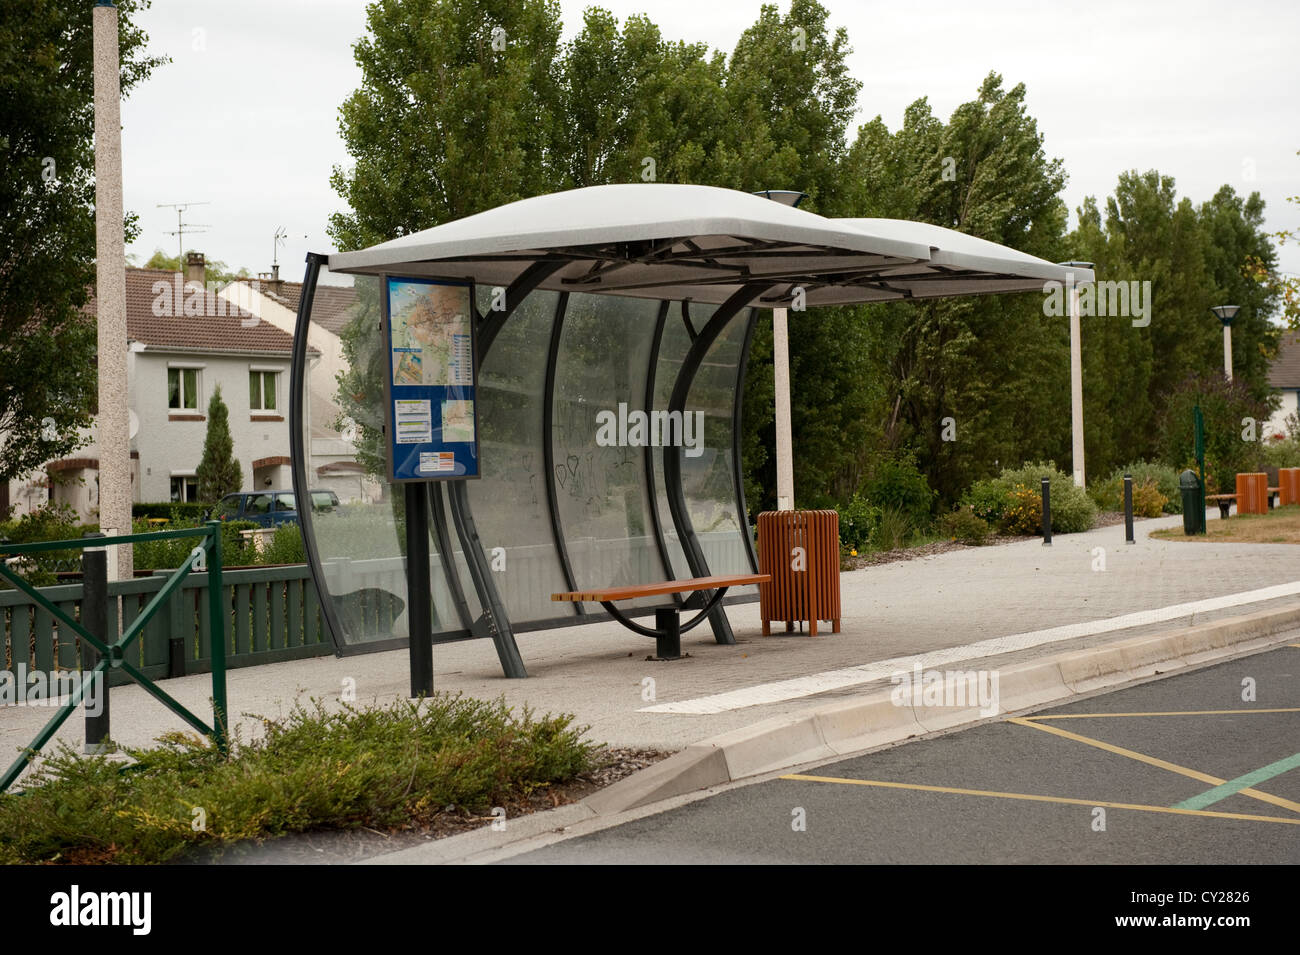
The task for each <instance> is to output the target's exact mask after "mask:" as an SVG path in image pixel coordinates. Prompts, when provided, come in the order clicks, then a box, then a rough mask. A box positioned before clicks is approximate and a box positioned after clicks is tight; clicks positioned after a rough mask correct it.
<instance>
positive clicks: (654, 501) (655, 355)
mask: <svg viewBox="0 0 1300 955" xmlns="http://www.w3.org/2000/svg"><path fill="white" fill-rule="evenodd" d="M670 304H671V303H669V302H668V301H666V300H665V301H663V302H660V303H659V315H658V317H657V318H656V320H655V331H654V336H653V338H652V339H651V341H650V362H649V367H648V368H647V369H646V378H645V407H644V410H645V411H646V413H647V414H648V413H649V412H650V411H651V410H652V409H653V408H654V406H655V379H656V377H657V375H658V372H659V349H660V347H661V346H662V345H663V338H664V327H665V326H666V325H667V324H668V308H669V305H670ZM642 450H643V451H644V454H643V455H642V457H643V459H644V461H645V485H646V494H647V495H648V497H649V500H650V507H649V510H650V527H651V529H652V530H653V531H654V535H655V548H656V549H657V550H658V551H659V560H660V562H661V563H662V564H663V567H664V579H665V580H672V579H673V561H672V558H671V557H670V556H669V555H668V541H667V539H666V538H665V537H664V527H663V521H661V520H660V519H659V486H658V483H657V482H656V481H655V457H654V452H655V449H654V448H653V447H651V446H650V445H649V444H647V445H646V446H645V448H644V449H642ZM672 597H673V603H675V604H677V606H679V607H680V606H681V605H682V597H681V594H673V595H672Z"/></svg>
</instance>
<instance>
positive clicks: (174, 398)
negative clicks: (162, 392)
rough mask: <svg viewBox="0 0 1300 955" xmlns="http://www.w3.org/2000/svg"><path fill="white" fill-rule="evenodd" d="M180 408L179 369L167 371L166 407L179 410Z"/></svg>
mask: <svg viewBox="0 0 1300 955" xmlns="http://www.w3.org/2000/svg"><path fill="white" fill-rule="evenodd" d="M180 406H181V370H180V369H179V368H168V369H167V407H168V408H179V407H180Z"/></svg>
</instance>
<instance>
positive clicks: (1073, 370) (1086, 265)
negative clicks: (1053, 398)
mask: <svg viewBox="0 0 1300 955" xmlns="http://www.w3.org/2000/svg"><path fill="white" fill-rule="evenodd" d="M1059 264H1060V265H1063V266H1065V267H1066V268H1077V269H1090V268H1092V267H1093V264H1092V263H1091V262H1061V263H1059ZM1082 346H1083V332H1082V329H1081V328H1080V326H1079V286H1077V285H1075V284H1074V283H1073V282H1070V434H1071V435H1072V438H1073V445H1074V462H1073V463H1074V483H1075V486H1076V487H1083V486H1084V474H1083V356H1082Z"/></svg>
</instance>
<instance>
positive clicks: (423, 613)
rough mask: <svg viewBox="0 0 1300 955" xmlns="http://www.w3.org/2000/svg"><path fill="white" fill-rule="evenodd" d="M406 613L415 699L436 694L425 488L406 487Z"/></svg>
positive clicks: (412, 695) (412, 688) (412, 692)
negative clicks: (434, 687)
mask: <svg viewBox="0 0 1300 955" xmlns="http://www.w3.org/2000/svg"><path fill="white" fill-rule="evenodd" d="M404 487H405V489H406V490H405V495H406V600H407V603H406V612H407V622H408V625H409V627H410V633H411V636H410V658H411V698H412V699H414V698H416V697H419V696H428V695H430V694H432V693H433V588H432V587H431V585H430V583H429V509H428V504H427V501H428V498H427V497H426V496H425V492H424V487H423V486H422V485H421V484H420V483H419V482H418V481H412V482H410V483H408V484H406V485H404Z"/></svg>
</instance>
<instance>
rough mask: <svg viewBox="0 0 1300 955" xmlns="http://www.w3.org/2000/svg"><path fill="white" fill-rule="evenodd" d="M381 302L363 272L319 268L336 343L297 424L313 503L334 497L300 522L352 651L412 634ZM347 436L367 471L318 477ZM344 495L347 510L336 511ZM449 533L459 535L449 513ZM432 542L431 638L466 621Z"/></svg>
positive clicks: (319, 290) (319, 297) (316, 315)
mask: <svg viewBox="0 0 1300 955" xmlns="http://www.w3.org/2000/svg"><path fill="white" fill-rule="evenodd" d="M379 296H380V283H379V280H378V279H376V278H371V277H368V276H357V277H355V281H354V277H353V276H348V275H333V274H331V273H330V271H329V270H328V269H326V268H322V269H321V270H320V273H319V277H318V284H317V287H316V295H315V298H314V299H313V302H312V314H311V320H312V325H313V326H314V332H313V334H315V333H321V334H322V335H323V336H324V338H325V340H326V341H336V342H337V343H338V347H337V350H335V351H333V352H332V353H328V352H327V354H325V355H324V356H322V358H321V360H319V361H317V362H315V363H314V364H313V365H312V366H310V377H309V379H308V380H307V381H306V382H305V386H306V390H307V394H305V395H304V396H303V402H302V406H303V407H305V408H306V409H308V411H307V415H306V416H305V417H306V418H307V421H303V420H299V421H293V422H291V423H290V426H291V427H293V428H298V429H302V430H304V431H305V430H306V428H307V425H308V422H309V423H310V431H309V432H308V433H305V434H304V435H303V438H304V442H303V443H304V445H305V446H306V447H307V448H308V450H309V452H310V459H309V460H308V461H307V462H304V464H305V468H304V470H305V471H306V474H307V478H308V480H309V481H310V482H311V486H312V497H313V502H314V501H315V498H316V494H317V491H318V490H319V492H320V493H329V494H330V495H331V496H330V499H329V500H330V506H328V507H327V508H325V509H319V510H318V509H316V508H314V507H313V508H312V510H311V511H310V512H309V514H310V517H309V518H301V515H300V519H303V525H304V532H305V537H306V539H307V543H308V546H309V547H313V549H314V551H315V553H316V554H317V556H318V558H319V560H320V564H321V570H322V572H323V576H324V580H323V582H322V583H323V590H324V594H323V596H327V597H328V600H329V603H330V606H331V607H332V608H333V611H334V618H335V620H336V621H337V623H338V625H339V627H340V631H341V632H340V633H339V634H338V637H339V639H340V640H341V641H342V642H343V643H344V644H345V645H358V644H365V643H373V642H376V641H383V640H389V639H396V638H404V637H406V636H407V635H408V632H409V631H408V625H407V614H406V604H407V594H406V570H405V560H404V555H405V552H406V538H405V534H406V518H405V506H404V500H403V490H402V488H401V487H393V486H391V485H390V484H389V483H388V479H387V460H386V457H385V452H384V444H383V426H384V403H383V402H384V391H383V379H382V378H381V373H382V370H383V368H384V363H385V362H384V358H385V355H384V349H383V341H382V339H381V337H380V329H379V315H380V299H379ZM313 438H315V439H325V440H323V441H321V440H316V441H313ZM340 439H341V441H342V442H345V443H346V445H347V446H351V447H352V448H355V453H354V454H351V455H348V456H347V458H348V459H349V460H355V461H356V462H357V463H358V464H360V465H361V466H362V469H363V470H362V473H361V474H359V475H358V474H355V473H347V474H346V476H340V477H335V476H334V475H332V474H330V473H329V472H328V471H327V472H326V473H325V474H321V473H319V471H318V469H319V468H321V467H322V466H324V465H328V464H335V463H338V462H339V459H340V455H339V454H338V453H337V452H336V451H335V450H334V449H335V448H337V446H338V444H339V442H340ZM332 480H335V481H338V484H337V486H338V487H339V488H340V490H339V493H338V494H337V495H336V494H334V492H332V491H329V492H327V491H326V487H328V486H329V485H330V483H331V481H332ZM318 482H319V483H318ZM321 484H323V485H326V487H321V486H320V485H321ZM340 496H342V497H343V501H344V503H343V504H342V506H338V505H339V503H340ZM308 524H310V528H308V526H307V525H308ZM448 528H449V530H450V533H451V535H452V537H453V539H455V529H454V527H453V526H452V525H451V522H450V515H448ZM429 538H430V541H429V550H430V554H431V557H430V561H429V580H430V584H431V587H432V590H433V629H434V635H435V637H437V636H438V635H439V634H446V633H449V632H450V633H453V634H458V633H460V632H461V630H462V627H463V624H462V621H461V619H460V615H459V613H458V612H457V608H456V605H455V602H454V600H453V598H452V593H451V589H450V587H449V585H448V583H447V578H446V575H445V573H444V571H443V564H442V561H443V558H442V556H441V554H440V552H439V548H438V541H437V536H436V535H435V534H434V533H433V532H432V522H431V527H430V535H429ZM457 546H459V545H458V544H457ZM462 560H463V558H462ZM461 579H462V580H463V582H464V588H465V590H466V593H467V597H468V599H469V600H470V601H471V603H470V606H469V612H470V614H471V616H472V617H473V616H477V614H478V603H477V600H476V599H475V598H474V593H473V586H472V584H471V583H470V579H469V577H468V576H467V575H462V577H461Z"/></svg>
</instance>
